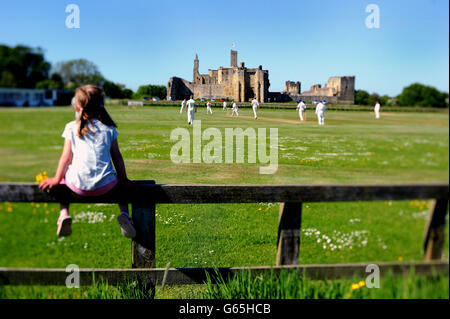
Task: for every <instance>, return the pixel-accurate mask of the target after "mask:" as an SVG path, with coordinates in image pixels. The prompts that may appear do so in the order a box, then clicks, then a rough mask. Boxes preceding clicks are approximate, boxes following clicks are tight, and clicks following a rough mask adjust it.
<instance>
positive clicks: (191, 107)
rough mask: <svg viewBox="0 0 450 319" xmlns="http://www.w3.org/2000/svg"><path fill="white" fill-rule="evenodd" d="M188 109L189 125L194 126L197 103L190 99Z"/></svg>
mask: <svg viewBox="0 0 450 319" xmlns="http://www.w3.org/2000/svg"><path fill="white" fill-rule="evenodd" d="M186 107H187V115H188V123H189V124H194V117H195V101H194V100H193V99H190V100H189V101H187V104H186Z"/></svg>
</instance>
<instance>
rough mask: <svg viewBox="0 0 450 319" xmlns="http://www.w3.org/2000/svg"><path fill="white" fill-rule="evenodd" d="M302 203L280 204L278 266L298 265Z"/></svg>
mask: <svg viewBox="0 0 450 319" xmlns="http://www.w3.org/2000/svg"><path fill="white" fill-rule="evenodd" d="M301 221H302V203H301V202H297V203H293V202H289V203H281V204H280V213H279V218H278V239H277V246H278V250H277V259H276V265H277V266H281V265H298V255H299V251H300V228H301Z"/></svg>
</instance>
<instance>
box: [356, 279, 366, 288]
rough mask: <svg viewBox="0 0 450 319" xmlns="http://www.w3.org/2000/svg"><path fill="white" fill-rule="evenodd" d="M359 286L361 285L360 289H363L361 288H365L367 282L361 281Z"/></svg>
mask: <svg viewBox="0 0 450 319" xmlns="http://www.w3.org/2000/svg"><path fill="white" fill-rule="evenodd" d="M358 285H359V287H360V288H361V287H364V286H365V285H366V282H365V281H362V280H361V281H360V282H359V283H358Z"/></svg>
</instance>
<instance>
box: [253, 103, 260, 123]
mask: <svg viewBox="0 0 450 319" xmlns="http://www.w3.org/2000/svg"><path fill="white" fill-rule="evenodd" d="M258 106H259V103H258V100H257V99H253V100H252V109H253V115H254V116H255V120H256V119H257V118H258V115H257V114H256V110H257V109H258Z"/></svg>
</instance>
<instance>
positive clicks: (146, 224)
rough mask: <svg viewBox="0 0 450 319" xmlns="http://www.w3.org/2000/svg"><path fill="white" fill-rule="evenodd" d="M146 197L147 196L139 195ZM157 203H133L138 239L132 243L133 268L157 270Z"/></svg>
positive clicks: (141, 183)
mask: <svg viewBox="0 0 450 319" xmlns="http://www.w3.org/2000/svg"><path fill="white" fill-rule="evenodd" d="M154 183H155V182H154V181H145V182H140V183H139V184H140V185H146V184H154ZM139 196H145V194H142V195H139ZM155 211H156V205H155V203H145V202H141V201H140V202H138V203H132V218H133V223H134V227H135V229H136V237H135V238H134V239H133V241H132V243H131V249H132V267H133V268H155V266H156V265H155V237H156V236H155Z"/></svg>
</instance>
